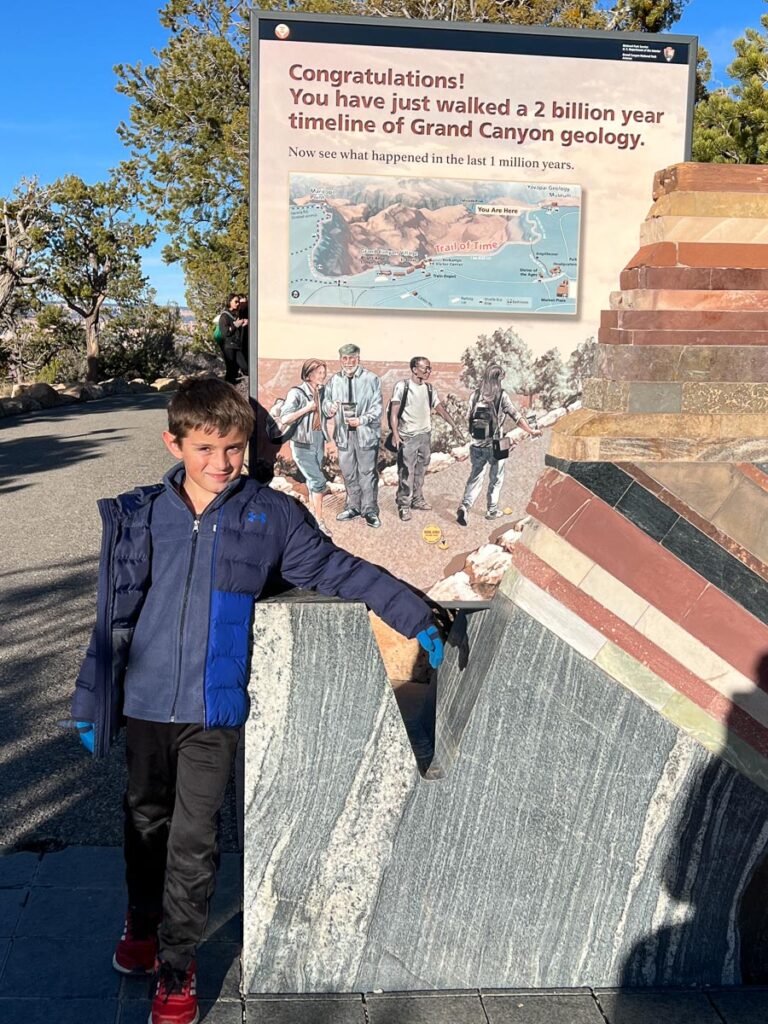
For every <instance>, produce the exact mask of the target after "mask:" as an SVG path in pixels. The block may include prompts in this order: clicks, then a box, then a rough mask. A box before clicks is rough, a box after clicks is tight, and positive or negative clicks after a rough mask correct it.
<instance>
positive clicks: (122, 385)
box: [99, 377, 131, 395]
mask: <svg viewBox="0 0 768 1024" xmlns="http://www.w3.org/2000/svg"><path fill="white" fill-rule="evenodd" d="M99 383H100V384H101V386H102V387H103V388H104V393H105V394H106V395H128V394H130V391H131V389H130V387H129V386H128V381H127V380H126V379H125V377H110V378H109V380H102V381H100V382H99Z"/></svg>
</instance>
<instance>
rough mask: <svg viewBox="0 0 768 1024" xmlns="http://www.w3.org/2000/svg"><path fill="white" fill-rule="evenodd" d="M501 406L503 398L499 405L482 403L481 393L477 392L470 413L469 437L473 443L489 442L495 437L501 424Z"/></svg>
mask: <svg viewBox="0 0 768 1024" xmlns="http://www.w3.org/2000/svg"><path fill="white" fill-rule="evenodd" d="M499 405H501V396H499V400H498V404H497V403H493V402H481V401H480V392H479V391H476V392H475V395H474V398H473V400H472V406H471V408H470V413H469V436H470V437H471V438H472V440H473V441H488V440H489V439H490V438H492V437H493V436H494V434H495V433H496V431H497V427H498V423H499V409H498V406H499Z"/></svg>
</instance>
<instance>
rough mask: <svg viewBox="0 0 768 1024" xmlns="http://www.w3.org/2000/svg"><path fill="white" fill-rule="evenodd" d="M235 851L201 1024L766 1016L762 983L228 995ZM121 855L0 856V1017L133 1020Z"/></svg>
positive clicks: (93, 851)
mask: <svg viewBox="0 0 768 1024" xmlns="http://www.w3.org/2000/svg"><path fill="white" fill-rule="evenodd" d="M240 907H241V884H240V857H239V855H238V854H232V853H230V854H224V855H223V857H222V864H221V870H220V872H219V882H218V887H217V891H216V896H215V898H214V901H213V906H212V909H211V915H210V920H209V923H208V929H207V931H206V938H205V942H204V943H203V945H202V947H201V948H200V951H199V956H198V962H199V973H198V991H199V995H200V1001H201V1015H200V1016H201V1021H203V1022H206V1024H766V1022H767V1021H768V989H763V988H753V989H730V990H729V989H721V990H714V989H713V990H710V991H707V992H701V991H692V990H688V991H684V992H680V991H666V992H613V991H603V990H596V991H592V990H590V989H578V990H575V991H574V990H569V991H559V992H494V991H472V992H440V993H423V994H416V995H414V994H403V993H399V994H398V993H392V994H381V993H366V994H365V995H363V994H356V995H348V996H316V997H306V996H303V997H302V996H277V997H276V996H263V997H257V998H250V999H248V1000H246V1001H243V1000H242V999H241V997H240V991H239V989H240V940H241V929H242V924H241V922H242V915H241V911H240ZM124 910H125V897H124V892H123V864H122V853H121V851H120V850H119V849H117V848H115V847H97V846H70V847H68V848H67V849H65V850H62V851H60V852H56V853H45V854H37V853H14V854H7V855H5V856H0V1022H2V1024H145V1021H146V1020H147V1016H148V1013H149V999H148V984H147V982H146V981H145V980H143V979H142V980H139V979H133V978H124V977H121V976H120V975H118V974H116V973H115V972H114V971H113V970H112V966H111V958H112V948H113V945H114V942H115V939H116V937H117V936H118V935H119V933H120V930H121V928H122V923H123V914H124Z"/></svg>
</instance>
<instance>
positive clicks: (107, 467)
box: [0, 394, 237, 850]
mask: <svg viewBox="0 0 768 1024" xmlns="http://www.w3.org/2000/svg"><path fill="white" fill-rule="evenodd" d="M168 397H169V396H168V395H154V394H153V395H135V396H130V397H128V396H126V397H119V398H117V397H116V398H112V399H104V400H102V401H98V402H89V403H87V404H84V405H70V406H63V407H61V408H59V409H52V410H47V411H43V412H37V413H30V414H28V415H26V416H20V417H15V418H9V419H5V420H2V421H0V524H1V525H0V538H2V539H1V541H0V850H3V849H5V850H8V849H12V850H56V849H59V848H62V847H63V846H66V845H69V844H70V843H77V844H81V845H108V846H117V845H119V844H120V843H121V842H122V812H121V798H122V792H123V789H124V785H125V782H124V767H123V750H122V744H120V743H118V744H117V745H116V746H115V747H114V749H113V750H112V751H111V752H110V755H109V757H108V758H107V759H106V760H104V761H99V762H95V761H93V760H91V759H90V758H89V757H88V755H87V754H86V753H85V751H84V750H83V749H82V748H81V746H80V744H79V742H78V741H77V739H76V737H75V734H74V733H73V732H72V731H69V732H67V731H64V730H62V729H61V728H60V727H59V725H58V722H60V721H62V720H64V719H67V718H68V717H69V704H70V700H71V696H72V690H73V686H74V680H75V678H76V676H77V672H78V669H79V667H80V662H81V660H82V657H83V654H84V652H85V647H86V645H87V643H88V638H89V636H90V631H91V628H92V625H93V619H94V614H95V598H96V572H97V561H98V553H99V543H100V538H101V525H100V520H99V515H98V511H97V508H96V501H97V499H98V498H102V497H108V496H112V495H115V494H118V493H120V492H121V491H126V490H130V489H131V488H132V487H134V486H136V485H137V484H151V483H156V482H157V481H158V480H160V479H161V477H162V475H163V474H164V473H165V472H166V470H167V469H168V467H169V466H171V465H172V463H173V459H172V457H171V456H170V455H169V454H168V452H167V451H166V449H165V446H164V445H163V442H162V439H161V436H160V435H161V433H162V431H163V429H164V428H165V424H166V420H165V407H166V404H167V401H168ZM222 829H223V848H224V849H227V850H236V849H237V831H236V825H235V815H234V789H233V787H231V788H230V793H229V796H228V798H227V802H226V806H225V811H224V814H223V816H222Z"/></svg>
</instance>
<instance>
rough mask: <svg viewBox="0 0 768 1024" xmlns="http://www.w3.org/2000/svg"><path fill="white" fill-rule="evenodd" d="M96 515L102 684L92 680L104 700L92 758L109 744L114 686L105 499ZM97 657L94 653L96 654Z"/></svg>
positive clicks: (109, 506)
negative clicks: (99, 530)
mask: <svg viewBox="0 0 768 1024" xmlns="http://www.w3.org/2000/svg"><path fill="white" fill-rule="evenodd" d="M98 506H99V512H100V513H101V521H102V528H103V534H102V548H101V556H100V558H99V565H100V567H101V568H100V579H99V589H102V588H103V590H102V593H103V594H104V595H105V600H104V601H102V602H100V604H101V607H100V609H99V619H100V621H99V622H98V623H97V625H98V630H97V635H100V636H101V639H102V643H103V644H104V652H103V656H102V657H99V659H98V661H99V664H100V668H101V672H102V673H103V677H102V683H101V685H100V684H99V681H98V680H97V681H96V692H97V693H99V692H100V693H102V694H103V695H104V699H103V700H102V702H101V709H100V710H101V714H100V715H99V719H98V721H97V722H94V729H95V735H94V738H93V739H94V743H93V754H94V757H106V754H107V751H108V750H109V745H110V740H111V736H110V732H111V722H112V687H113V685H114V658H113V654H112V607H113V587H112V561H113V556H114V549H115V522H116V517H115V510H114V506H113V503H112V501H111V500H110V499H109V498H103V499H101V500H100V501H99V502H98ZM97 655H98V651H97Z"/></svg>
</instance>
